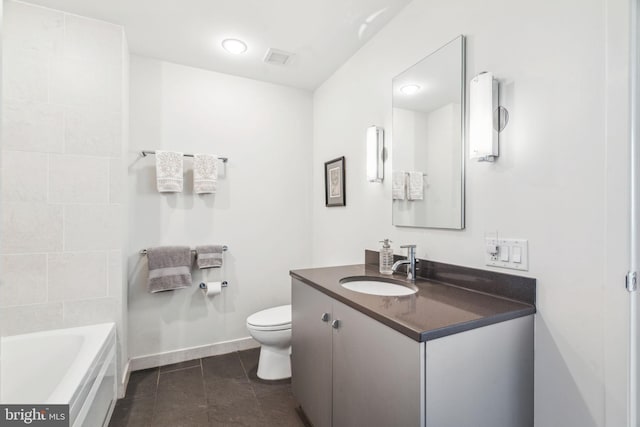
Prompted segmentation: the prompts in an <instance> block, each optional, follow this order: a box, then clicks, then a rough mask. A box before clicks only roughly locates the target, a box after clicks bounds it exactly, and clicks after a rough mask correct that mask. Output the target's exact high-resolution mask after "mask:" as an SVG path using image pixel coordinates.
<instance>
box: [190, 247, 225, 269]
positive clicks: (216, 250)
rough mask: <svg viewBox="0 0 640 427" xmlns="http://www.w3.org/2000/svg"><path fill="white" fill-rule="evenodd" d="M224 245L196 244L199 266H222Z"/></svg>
mask: <svg viewBox="0 0 640 427" xmlns="http://www.w3.org/2000/svg"><path fill="white" fill-rule="evenodd" d="M223 250H224V249H223V246H222V245H208V246H196V255H197V257H198V258H197V260H198V267H199V268H200V269H203V268H215V267H222V251H223Z"/></svg>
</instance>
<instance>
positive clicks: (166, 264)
mask: <svg viewBox="0 0 640 427" xmlns="http://www.w3.org/2000/svg"><path fill="white" fill-rule="evenodd" d="M147 259H148V263H149V292H151V293H155V292H160V291H171V290H174V289H182V288H186V287H187V286H191V249H190V248H189V247H188V246H163V247H159V248H149V249H148V250H147Z"/></svg>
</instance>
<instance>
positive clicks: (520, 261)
mask: <svg viewBox="0 0 640 427" xmlns="http://www.w3.org/2000/svg"><path fill="white" fill-rule="evenodd" d="M484 259H485V264H486V265H491V266H493V267H501V268H510V269H513V270H521V271H527V270H529V242H528V241H527V240H523V239H498V238H493V237H487V238H485V256H484Z"/></svg>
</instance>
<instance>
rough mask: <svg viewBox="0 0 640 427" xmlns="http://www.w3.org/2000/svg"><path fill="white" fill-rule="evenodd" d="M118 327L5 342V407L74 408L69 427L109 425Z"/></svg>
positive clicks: (0, 394)
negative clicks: (45, 406) (47, 406)
mask: <svg viewBox="0 0 640 427" xmlns="http://www.w3.org/2000/svg"><path fill="white" fill-rule="evenodd" d="M115 334H116V332H115V325H114V324H113V323H103V324H99V325H91V326H83V327H79V328H69V329H58V330H52V331H45V332H36V333H31V334H24V335H15V336H10V337H5V338H2V343H0V351H2V359H1V360H2V363H1V365H0V369H1V372H0V381H1V383H0V402H2V403H5V404H11V403H14V404H25V405H30V404H33V405H36V404H37V405H41V404H68V405H69V421H70V422H69V425H70V426H73V427H80V426H87V427H97V426H103V425H107V424H108V422H109V417H110V416H111V412H112V411H113V405H114V404H115V400H116V369H115V365H116V363H115V354H116V341H115V337H116V335H115Z"/></svg>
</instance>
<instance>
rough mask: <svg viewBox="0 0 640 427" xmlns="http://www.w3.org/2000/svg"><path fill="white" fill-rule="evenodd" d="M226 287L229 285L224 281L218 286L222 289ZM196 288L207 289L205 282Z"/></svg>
mask: <svg viewBox="0 0 640 427" xmlns="http://www.w3.org/2000/svg"><path fill="white" fill-rule="evenodd" d="M228 285H229V283H228V282H227V281H226V280H225V281H223V282H222V283H220V286H221V287H223V288H226V287H227V286H228ZM198 287H199V288H200V289H207V284H206V283H205V282H200V285H198Z"/></svg>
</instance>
